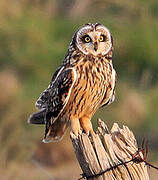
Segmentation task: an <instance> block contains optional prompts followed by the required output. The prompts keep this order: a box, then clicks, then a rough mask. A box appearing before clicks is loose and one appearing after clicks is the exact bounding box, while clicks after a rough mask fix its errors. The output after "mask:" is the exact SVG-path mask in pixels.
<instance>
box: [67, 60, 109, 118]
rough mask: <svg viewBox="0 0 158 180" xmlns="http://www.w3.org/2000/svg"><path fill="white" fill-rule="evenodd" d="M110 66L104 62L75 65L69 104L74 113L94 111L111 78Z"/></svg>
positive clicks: (80, 113)
mask: <svg viewBox="0 0 158 180" xmlns="http://www.w3.org/2000/svg"><path fill="white" fill-rule="evenodd" d="M111 70H112V69H111V68H110V67H109V65H108V64H106V63H102V64H101V63H100V64H93V63H86V64H81V65H79V66H77V67H76V72H77V80H76V82H75V84H74V87H73V90H72V93H71V100H70V104H71V106H72V108H71V109H72V111H73V110H74V114H79V115H81V116H82V114H84V113H89V114H91V113H94V112H95V111H96V110H97V109H98V107H99V106H100V103H101V102H102V100H103V97H104V94H105V92H106V88H107V87H108V86H109V82H110V79H111Z"/></svg>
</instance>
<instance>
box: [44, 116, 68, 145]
mask: <svg viewBox="0 0 158 180" xmlns="http://www.w3.org/2000/svg"><path fill="white" fill-rule="evenodd" d="M69 123H70V122H69V121H68V120H66V119H61V118H58V119H56V120H55V122H53V124H50V122H47V124H46V129H45V136H44V138H43V141H42V142H44V143H49V142H57V141H60V140H61V139H62V137H63V136H64V134H65V132H66V130H67V128H68V126H69Z"/></svg>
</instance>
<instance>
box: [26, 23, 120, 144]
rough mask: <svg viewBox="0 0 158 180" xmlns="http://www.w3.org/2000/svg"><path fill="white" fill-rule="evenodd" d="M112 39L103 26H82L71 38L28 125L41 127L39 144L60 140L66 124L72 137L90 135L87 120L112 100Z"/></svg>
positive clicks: (114, 78)
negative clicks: (73, 135)
mask: <svg viewBox="0 0 158 180" xmlns="http://www.w3.org/2000/svg"><path fill="white" fill-rule="evenodd" d="M112 51H113V39H112V35H111V33H110V31H109V30H108V29H107V28H106V27H105V26H103V25H101V24H99V23H96V24H90V23H89V24H86V25H84V26H82V27H81V28H80V29H79V30H78V31H77V32H76V33H75V34H74V36H73V38H72V42H71V43H70V46H69V49H68V52H67V54H66V56H65V59H64V61H63V63H62V65H61V66H60V67H59V68H58V69H57V71H56V72H55V74H54V75H53V78H52V80H51V82H50V85H49V86H48V88H47V89H46V90H45V91H44V92H43V93H42V94H41V95H40V97H39V99H38V100H37V102H36V107H37V108H38V110H39V111H38V112H35V113H34V114H32V115H31V116H30V118H29V123H31V124H45V126H46V129H45V136H44V139H43V142H50V141H57V140H60V139H61V137H62V136H63V135H64V132H65V131H66V129H67V127H68V126H69V124H71V127H72V131H73V133H74V134H75V135H78V134H80V133H81V132H82V131H84V132H86V133H93V128H92V124H91V118H92V116H93V115H94V113H95V112H96V111H97V109H99V108H100V107H102V106H105V105H108V104H110V103H111V102H113V101H114V99H115V83H116V72H115V70H114V68H113V65H112Z"/></svg>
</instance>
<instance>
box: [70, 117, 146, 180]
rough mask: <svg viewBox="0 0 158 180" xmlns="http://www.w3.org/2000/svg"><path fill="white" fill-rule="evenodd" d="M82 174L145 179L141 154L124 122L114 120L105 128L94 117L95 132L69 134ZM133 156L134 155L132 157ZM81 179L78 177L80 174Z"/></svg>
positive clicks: (101, 179) (102, 179) (97, 178)
mask: <svg viewBox="0 0 158 180" xmlns="http://www.w3.org/2000/svg"><path fill="white" fill-rule="evenodd" d="M70 137H71V140H72V144H73V147H74V151H75V154H76V157H77V159H78V162H79V164H80V167H81V169H82V171H83V176H82V177H83V178H86V179H88V180H149V176H148V172H147V166H146V165H145V163H144V162H143V161H140V162H139V161H137V158H140V159H141V158H142V159H143V154H142V152H141V151H138V145H137V142H136V139H135V137H134V135H133V133H132V131H130V130H129V128H128V127H127V126H123V129H121V128H119V126H118V124H116V123H114V125H113V127H112V129H111V131H110V132H109V131H108V129H107V127H106V125H105V124H104V122H103V121H101V120H98V131H97V133H96V135H94V136H92V137H89V136H88V135H86V134H85V133H82V134H81V135H80V136H78V137H76V136H75V135H74V134H73V133H71V134H70ZM135 157H136V158H135ZM80 179H82V178H80Z"/></svg>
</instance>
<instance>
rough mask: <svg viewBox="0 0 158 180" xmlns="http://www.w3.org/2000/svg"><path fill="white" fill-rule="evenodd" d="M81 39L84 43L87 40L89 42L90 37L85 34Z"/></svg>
mask: <svg viewBox="0 0 158 180" xmlns="http://www.w3.org/2000/svg"><path fill="white" fill-rule="evenodd" d="M83 41H84V42H85V43H89V42H91V38H90V37H89V36H88V35H86V36H84V37H83Z"/></svg>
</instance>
